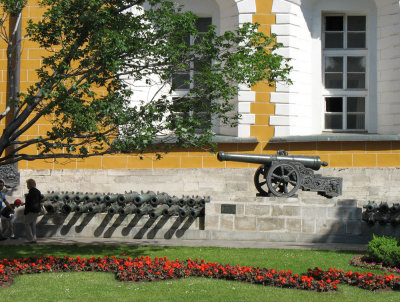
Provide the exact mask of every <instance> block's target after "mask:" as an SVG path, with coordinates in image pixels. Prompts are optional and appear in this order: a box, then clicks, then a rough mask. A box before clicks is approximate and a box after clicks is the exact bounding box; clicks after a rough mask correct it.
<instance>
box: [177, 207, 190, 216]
mask: <svg viewBox="0 0 400 302" xmlns="http://www.w3.org/2000/svg"><path fill="white" fill-rule="evenodd" d="M191 210H192V208H189V207H181V208H180V209H179V217H181V218H185V217H187V216H189V214H190V211H191Z"/></svg>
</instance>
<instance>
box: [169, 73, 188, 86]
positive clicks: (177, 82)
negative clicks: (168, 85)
mask: <svg viewBox="0 0 400 302" xmlns="http://www.w3.org/2000/svg"><path fill="white" fill-rule="evenodd" d="M185 81H190V74H189V73H175V74H174V75H173V76H172V86H173V88H174V89H175V90H182V89H189V88H190V84H189V83H185Z"/></svg>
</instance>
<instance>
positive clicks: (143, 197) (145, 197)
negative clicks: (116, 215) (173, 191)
mask: <svg viewBox="0 0 400 302" xmlns="http://www.w3.org/2000/svg"><path fill="white" fill-rule="evenodd" d="M155 196H156V194H155V193H154V192H153V191H147V192H146V193H145V194H140V195H137V196H136V197H135V200H134V203H135V204H136V205H137V206H140V205H142V204H143V203H146V202H151V201H152V200H153V203H154V201H155V200H156V198H155Z"/></svg>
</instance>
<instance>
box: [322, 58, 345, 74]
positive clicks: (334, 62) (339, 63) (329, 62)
mask: <svg viewBox="0 0 400 302" xmlns="http://www.w3.org/2000/svg"><path fill="white" fill-rule="evenodd" d="M325 71H326V72H343V57H325Z"/></svg>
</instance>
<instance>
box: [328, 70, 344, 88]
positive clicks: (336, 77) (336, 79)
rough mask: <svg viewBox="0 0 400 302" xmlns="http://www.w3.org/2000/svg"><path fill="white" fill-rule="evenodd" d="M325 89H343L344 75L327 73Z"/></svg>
mask: <svg viewBox="0 0 400 302" xmlns="http://www.w3.org/2000/svg"><path fill="white" fill-rule="evenodd" d="M325 88H343V74H342V73H326V74H325Z"/></svg>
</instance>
